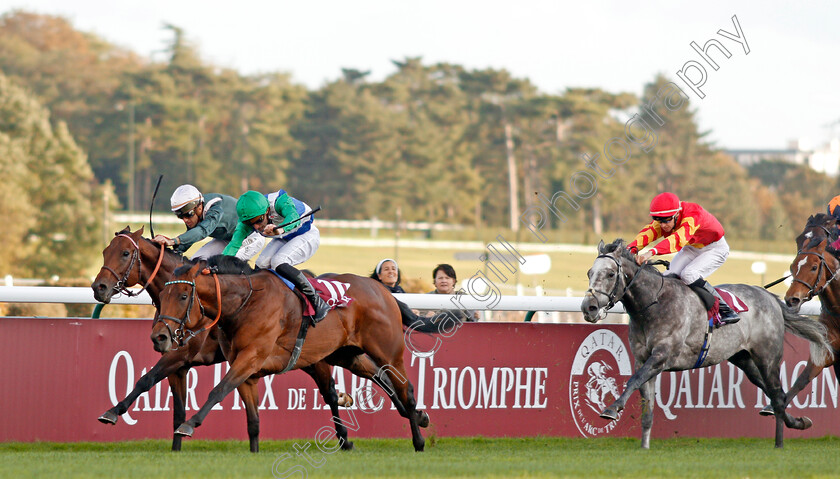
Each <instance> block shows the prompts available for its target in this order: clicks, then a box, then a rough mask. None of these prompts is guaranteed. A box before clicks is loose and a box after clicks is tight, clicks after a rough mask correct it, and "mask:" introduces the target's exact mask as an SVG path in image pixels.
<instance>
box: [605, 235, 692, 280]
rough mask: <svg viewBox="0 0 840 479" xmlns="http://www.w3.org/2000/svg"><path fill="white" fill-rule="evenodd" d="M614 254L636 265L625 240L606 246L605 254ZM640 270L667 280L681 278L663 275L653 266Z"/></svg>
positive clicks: (647, 265)
mask: <svg viewBox="0 0 840 479" xmlns="http://www.w3.org/2000/svg"><path fill="white" fill-rule="evenodd" d="M612 252H615V256H616V258H624V259H626V260H627V261H629V262H630V263H632V264H636V257H635V256H634V255H633V253H631V252H630V250H629V249H627V243H625V242H624V240H623V239H621V238H618V239H616V240H615V241H613V242H612V243H610V244H608V245H604V253H605V254H606V253H612ZM639 270H642V271H648V272H650V273H654V274H656V275H659V276H661V277H663V278H665V279H677V280H679V277H677V276H674V275H664V274H662V271H659V269H657V268H656V266H655V265H652V264H647V263H645V264H643V265H642V266H639ZM680 283H682V280H680Z"/></svg>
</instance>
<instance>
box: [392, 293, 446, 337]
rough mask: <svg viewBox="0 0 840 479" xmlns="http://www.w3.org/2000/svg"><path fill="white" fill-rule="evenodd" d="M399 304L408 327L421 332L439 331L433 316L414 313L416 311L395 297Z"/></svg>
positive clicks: (404, 323) (403, 321) (405, 324)
mask: <svg viewBox="0 0 840 479" xmlns="http://www.w3.org/2000/svg"><path fill="white" fill-rule="evenodd" d="M394 301H396V302H397V305H398V306H399V307H400V316H402V323H403V325H404V326H405V327H406V328H410V329H413V330H414V331H419V332H421V333H439V332H440V330H439V328H438V325H437V324H435V323H434V322H433V321H432V318H424V317H422V316H418V315H416V314H414V311H412V310H411V308H409V307H408V305H407V304H405V303H403V302H402V301H400V300H399V299H397V298H394Z"/></svg>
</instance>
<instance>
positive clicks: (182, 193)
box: [169, 185, 204, 211]
mask: <svg viewBox="0 0 840 479" xmlns="http://www.w3.org/2000/svg"><path fill="white" fill-rule="evenodd" d="M202 201H204V197H203V196H202V195H201V192H200V191H198V188H196V187H195V186H193V185H181V186H179V187H178V188H177V189H176V190H175V192H174V193H172V198H170V199H169V204H170V206H171V207H172V211H181V210H186V211H189V210H191V209H193V208H195V207H196V206H198V204H199V203H201V202H202Z"/></svg>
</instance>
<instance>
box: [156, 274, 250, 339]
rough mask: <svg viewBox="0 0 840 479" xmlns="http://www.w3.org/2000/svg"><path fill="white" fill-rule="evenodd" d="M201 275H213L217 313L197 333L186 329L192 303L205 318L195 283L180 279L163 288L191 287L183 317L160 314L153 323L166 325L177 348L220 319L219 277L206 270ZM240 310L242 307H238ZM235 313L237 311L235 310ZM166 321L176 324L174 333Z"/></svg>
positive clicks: (168, 282)
mask: <svg viewBox="0 0 840 479" xmlns="http://www.w3.org/2000/svg"><path fill="white" fill-rule="evenodd" d="M201 274H212V275H213V281H214V282H215V283H216V299H217V312H216V318H215V319H214V320H213V322H212V323H210V324H209V325H207V326H204V327H202V328H201V329H199V330H198V331H193V330H191V329H189V328H188V327H186V324H187V321H188V320H189V318H190V311H192V307H193V303H195V302H198V307H199V309H200V310H201V315H202V316H205V314H204V305H202V304H201V300H200V299H198V288H196V286H195V281H186V280H182V279H177V280H173V281H167V282H166V284H164V287H165V286H169V285H170V284H188V285H190V286H191V287H192V293H191V294H190V302H189V303H188V304H187V309H186V310H185V311H184V317H182V318H175V317H172V316H167V315H165V314H161V315H160V316H158V318H157V319H155V322H157V321H163V324H164V325H166V329H168V330H169V336H170V337H171V338H172V339H174V340H175V342H176V343H177V344H178V345H179V346H185V345H186V344H187V341H189V340H190V339H192V338H194V337H196V336H197V335H199V334H201V333H203V332H204V331H206V330H208V329H210V328H212V327H213V326H215V325H216V323H218V322H219V318H221V317H222V290H221V285H220V284H219V276H218V275H216V273H211V272H210V271H209V270H207V269H204V270H203V271H202V272H201ZM250 297H251V295H250V294H249V295H248V298H250ZM248 298H246V300H245V302H247V300H248ZM242 304H243V305H244V304H245V303H242ZM240 308H242V306H240ZM237 311H239V310H238V309H237ZM166 321H173V322H175V323H177V324H178V326H177V327H176V328H175V331H172V328H170V327H169V323H167V322H166ZM184 330H186V331H187V333H189V334H185V333H184ZM176 349H177V348H176Z"/></svg>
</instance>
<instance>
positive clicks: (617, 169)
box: [0, 11, 838, 275]
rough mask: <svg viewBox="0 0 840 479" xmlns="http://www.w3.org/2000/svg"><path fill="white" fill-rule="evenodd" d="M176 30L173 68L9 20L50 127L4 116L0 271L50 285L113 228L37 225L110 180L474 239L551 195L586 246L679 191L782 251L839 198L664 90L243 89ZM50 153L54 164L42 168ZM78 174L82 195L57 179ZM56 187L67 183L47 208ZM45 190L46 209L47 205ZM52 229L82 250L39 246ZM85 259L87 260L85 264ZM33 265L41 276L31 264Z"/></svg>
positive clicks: (443, 71)
mask: <svg viewBox="0 0 840 479" xmlns="http://www.w3.org/2000/svg"><path fill="white" fill-rule="evenodd" d="M165 28H167V29H168V30H169V31H170V32H171V34H172V37H171V40H170V42H169V44H168V45H167V47H166V49H165V52H166V54H167V55H166V58H165V59H164V60H160V61H150V60H148V59H143V58H140V57H138V56H137V55H135V54H133V53H132V52H129V51H125V50H123V49H120V48H118V47H116V46H114V45H111V44H109V43H108V42H107V41H105V40H103V39H101V38H98V37H97V36H96V35H93V34H90V33H85V32H80V31H77V30H75V29H74V28H73V26H72V24H71V23H70V22H69V21H67V20H66V19H63V18H61V17H54V16H49V15H39V14H34V13H27V12H22V11H12V12H9V13H6V14H5V15H3V16H2V17H0V70H2V73H4V74H5V75H6V76H7V77H8V78H9V80H10V82H11V83H12V84H16V85H18V86H20V87H22V88H25V89H26V91H28V92H31V93H30V95H31V97H32V98H33V99H34V100H26V101H37V102H39V103H40V104H41V105H43V106H44V107H46V108H47V109H48V111H49V112H50V115H51V116H50V117H49V118H47V116H46V113H44V112H41V113H38V114H34V115H35V116H34V117H32V118H24V116H26V115H33V113H26V112H29V111H34V110H37V109H38V108H40V107H37V108H36V107H34V106H33V107H31V108H24V109H23V110H17V109H15V108H6V110H8V111H9V114H8V115H7V116H5V117H2V118H0V125H2V126H0V132H2V133H3V134H4V135H5V136H3V135H0V153H2V158H0V173H2V174H4V177H6V178H10V179H11V181H10V182H9V183H10V184H9V186H7V188H5V189H4V190H3V191H2V192H0V200H2V202H0V212H2V213H3V214H5V215H6V217H9V218H17V221H15V222H13V224H10V225H8V226H7V228H6V229H5V230H4V231H2V232H0V238H2V239H5V240H7V241H12V242H14V241H17V242H18V243H19V245H18V248H17V249H16V252H15V253H14V255H13V256H14V257H7V258H3V259H0V268H3V269H6V268H12V269H14V268H13V267H12V266H11V265H17V266H16V267H17V268H18V270H21V268H23V269H24V270H27V271H32V273H31V274H36V273H35V272H36V271H37V274H39V275H40V274H45V272H46V271H48V270H49V271H53V270H54V269H55V266H47V264H48V263H50V264H52V263H55V262H59V263H64V264H69V263H70V262H73V261H76V260H77V259H80V258H83V257H86V255H87V253H86V252H84V251H87V250H88V249H89V248H91V247H92V245H93V243H90V242H89V240H88V238H93V237H94V236H95V235H94V234H93V233H92V232H93V231H94V230H95V229H96V222H97V221H98V220H95V219H93V218H94V217H95V218H99V217H100V216H99V215H98V214H84V215H80V216H81V217H82V219H81V220H79V221H73V222H71V223H72V224H70V223H67V224H70V226H64V225H65V223H57V222H56V221H54V220H53V219H51V217H50V218H47V217H45V216H44V215H43V214H41V212H40V210H39V209H40V208H57V209H61V207H60V206H59V205H60V204H61V203H62V201H59V198H62V199H64V201H65V202H69V204H71V205H75V206H74V207H77V208H82V209H84V208H88V209H90V208H93V210H94V211H95V210H98V209H99V208H102V207H103V206H104V205H102V204H101V203H102V200H101V199H100V198H101V197H102V196H103V195H102V193H103V191H102V189H101V188H102V187H100V186H98V183H104V182H106V181H110V182H111V183H112V184H113V185H114V189H115V191H116V192H117V195H118V200H119V204H121V205H122V206H123V207H127V208H131V209H134V210H145V209H146V207H147V205H148V204H149V202H150V201H151V194H152V191H153V188H154V184H155V181H156V179H157V177H158V175H161V174H163V175H164V182H163V184H162V185H161V190H160V195H159V196H160V197H161V198H159V202H158V203H157V204H158V208H159V209H165V206H164V205H165V204H166V201H165V200H163V201H161V199H163V198H166V197H168V195H169V193H170V192H171V191H172V190H173V189H174V188H175V187H177V186H178V185H180V184H183V183H193V184H195V185H196V186H198V187H199V188H200V189H202V190H203V191H207V192H220V193H226V194H230V195H233V196H238V195H239V194H240V193H241V192H243V191H245V190H248V189H255V190H260V191H265V192H268V191H272V190H276V189H279V188H285V189H287V190H288V191H289V192H290V193H291V194H292V195H294V196H296V197H299V198H301V199H303V200H304V201H306V202H308V203H309V204H311V205H313V206H314V205H322V206H323V207H324V211H323V214H322V216H326V217H332V218H353V219H367V218H371V217H374V216H375V217H379V218H381V219H385V220H392V219H394V218H396V217H399V219H401V220H409V221H412V220H413V221H442V222H450V223H461V224H470V225H472V226H474V227H475V228H476V229H479V230H480V229H482V228H494V229H499V228H511V227H512V226H511V219H513V223H514V225H516V224H517V222H516V219H517V218H518V216H519V214H520V213H521V212H522V211H524V210H525V209H526V208H528V207H531V206H535V205H539V203H538V201H537V194H541V195H543V196H545V197H548V198H550V197H552V195H554V194H555V193H556V192H561V191H563V192H567V193H569V194H570V195H572V196H573V197H575V195H578V196H577V199H578V200H579V205H580V209H579V210H578V211H572V210H571V209H566V210H565V213H566V214H567V215H568V216H569V221H568V222H565V223H563V222H560V221H559V220H558V219H557V218H553V217H552V218H550V220H551V221H553V224H552V226H553V227H554V228H555V229H558V230H564V229H565V230H570V229H571V230H579V231H580V235H581V237H582V238H583V239H584V241H587V240H588V239H589V238H590V235H592V234H593V233H594V236H592V237H597V236H599V235H601V234H602V233H603V232H604V231H637V230H638V228H639V227H640V226H641V225H642V224H643V223H645V222H646V221H647V219H648V218H647V205H648V203H649V201H650V199H651V197H652V196H653V195H654V194H656V193H658V192H661V191H666V190H670V191H674V192H676V193H677V194H679V195H680V196H681V197H682V198H683V199H684V200H686V201H691V202H696V203H700V204H701V205H703V206H704V207H705V208H706V209H708V210H709V211H711V212H712V213H714V214H715V215H716V216H718V218H719V219H720V220H721V222H722V223H723V224H724V227H725V228H726V230H727V236H728V237H729V238H731V239H736V238H755V237H761V238H765V239H773V240H782V239H786V238H790V237H792V236H793V234H794V230H796V229H798V228H799V227H800V225H801V223H802V221H803V220H804V218H807V216H808V215H809V214H812V213H814V212H816V211H822V209H823V208H824V204H825V202H826V201H827V200H828V199H829V198H831V197H832V196H834V193H835V192H836V190H837V189H838V185H837V184H836V183H835V182H834V181H833V180H831V179H829V178H827V177H826V176H825V175H822V174H819V173H815V172H813V171H811V170H810V169H808V168H807V167H804V166H801V165H799V166H792V165H788V164H783V163H779V162H772V161H771V162H763V163H760V164H758V165H754V166H753V167H751V168H749V169H748V170H745V169H744V168H742V167H740V166H739V165H737V164H735V163H734V162H733V160H732V159H730V158H728V157H726V156H725V155H723V154H722V153H721V152H720V151H719V150H718V149H717V148H716V147H715V146H714V145H712V144H709V143H708V142H707V141H706V139H705V136H706V132H701V131H699V129H698V125H697V120H696V111H695V110H694V109H693V108H692V106H691V104H690V102H689V101H688V98H687V97H686V99H685V102H684V104H682V105H681V107H679V108H667V107H666V106H665V104H664V103H663V101H662V98H661V96H662V95H661V93H662V92H663V91H664V90H663V89H667V87H668V85H669V83H670V82H669V79H668V78H666V77H664V76H662V75H658V76H656V77H655V78H653V79H652V81H651V82H650V83H649V84H647V85H645V87H644V90H643V93H642V95H641V97H639V98H637V97H636V96H635V95H633V94H630V93H626V92H608V91H604V90H601V89H597V88H586V87H580V88H569V89H567V90H566V91H564V92H561V93H558V94H546V93H543V92H540V91H539V90H538V89H537V88H536V87H535V86H534V85H533V84H531V82H530V81H529V80H528V79H527V78H516V77H514V76H513V75H512V74H511V73H510V72H508V71H506V70H503V69H492V68H484V69H474V70H469V69H467V68H465V67H463V66H460V65H453V64H447V63H438V64H431V65H429V64H424V63H423V61H422V58H419V57H408V58H403V59H401V60H395V61H394V62H393V63H394V65H395V67H396V71H395V72H394V73H392V74H391V75H389V76H388V77H387V78H385V79H384V80H382V81H377V82H374V81H371V80H370V78H369V74H370V72H369V71H363V70H358V69H352V68H344V69H342V70H341V72H337V73H340V74H339V75H338V78H337V79H336V80H335V81H331V82H329V83H326V84H324V85H323V86H322V87H320V88H318V89H316V90H311V91H307V89H306V88H304V87H302V86H301V85H298V84H295V83H294V81H293V80H292V78H291V76H290V75H288V74H285V73H276V72H269V73H265V74H260V75H253V76H243V75H241V74H239V73H237V72H236V71H232V70H229V69H224V68H217V67H215V66H213V65H210V64H208V63H206V62H204V61H203V60H202V59H201V56H200V54H199V52H198V50H197V49H196V48H195V46H194V45H192V44H191V42H190V41H189V37H188V34H187V33H186V32H184V31H183V29H181V28H180V27H178V26H176V25H165ZM9 91H11V90H9ZM15 95H18V94H17V93H15V94H14V95H12V96H13V97H14V96H15ZM6 101H7V102H12V103H14V102H15V101H17V102H21V101H23V100H14V99H8V100H6ZM23 103H26V102H25V101H23ZM10 104H11V103H10ZM634 115H638V116H639V117H640V118H643V119H644V120H645V121H646V122H647V125H648V126H649V127H651V129H652V130H653V131H654V133H655V136H656V143H655V146H654V147H653V148H644V149H643V148H641V147H640V145H632V146H631V151H630V159H628V160H627V161H625V162H624V163H623V164H621V165H613V164H611V163H610V162H609V160H607V159H606V158H605V156H606V153H605V151H604V147H605V144H607V143H608V141H609V140H610V139H611V138H625V137H626V135H627V130H626V121H627V120H628V119H629V118H631V117H633V116H634ZM62 125H66V126H62ZM24 138H28V139H29V140H24ZM76 145H78V146H76ZM648 146H650V145H648ZM645 150H647V151H645ZM36 154H37V155H46V156H44V158H48V159H49V160H44V161H43V162H44V164H39V165H32V166H33V169H31V170H30V169H28V166H29V163H28V162H30V161H31V160H30V159H29V158H30V156H31V155H36ZM584 155H586V156H587V157H589V158H595V159H597V164H598V165H599V167H600V168H601V171H600V172H596V171H595V170H594V169H593V168H592V166H591V165H590V166H588V165H587V164H586V163H585V160H584V159H583V156H584ZM86 156H87V159H85V157H86ZM39 158H41V156H39ZM132 162H133V163H134V166H133V168H132V167H131V163H132ZM91 170H92V171H93V174H94V175H95V178H96V181H94V179H93V178H92V177H90V176H89V172H90V171H91ZM68 171H72V172H73V173H72V174H70V175H68V176H67V178H66V182H67V184H71V185H73V188H69V187H66V186H62V183H63V181H64V180H62V181H59V180H57V178H58V177H61V176H62V175H64V172H68ZM30 173H34V174H35V175H36V176H37V177H38V178H39V180H38V182H35V183H33V182H32V181H31V180H29V179H28V178H29V177H30ZM73 175H76V176H73ZM586 175H588V177H589V178H591V179H592V181H594V182H595V183H596V184H597V192H596V193H595V194H594V195H593V196H592V197H588V198H583V197H581V196H580V195H579V193H580V191H579V190H580V188H581V187H582V186H584V187H585V185H583V184H580V185H579V184H576V183H575V182H574V180H575V178H578V179H580V178H582V177H586ZM756 178H757V179H756ZM56 182H57V183H56ZM45 184H57V185H58V186H56V187H55V188H48V189H49V190H50V191H44V192H41V190H42V189H43V188H47V187H46V186H44V185H45ZM132 187H133V190H134V192H135V194H134V203H133V204H129V199H130V198H129V196H130V193H129V191H131V190H132ZM576 188H577V189H576ZM33 191H38V192H39V193H40V196H43V197H44V199H43V201H42V203H38V204H33V202H32V201H31V196H32V194H33V193H32V192H33ZM74 195H76V196H78V198H77V199H73V198H74V197H75V196H74ZM65 209H67V208H65ZM552 216H553V215H552ZM56 218H62V221H63V218H65V217H64V216H62V215H61V214H59V215H57V216H56ZM57 231H60V232H62V233H64V234H66V235H68V237H71V236H72V237H73V238H74V241H65V242H63V243H62V242H61V241H57V242H56V241H54V240H53V242H54V243H56V244H51V245H48V244H47V243H45V242H44V241H46V240H44V239H43V238H45V237H52V238H55V236H54V235H55V232H57ZM524 234H525V235H527V232H526V233H524ZM50 235H53V236H50ZM94 243H95V241H94ZM77 246H78V247H79V248H80V251H82V252H80V253H77V252H75V251H71V250H73V249H75V248H76V247H77ZM59 254H60V255H61V261H58V257H57V255H59ZM33 255H34V256H38V257H40V258H42V259H43V263H44V264H41V265H37V266H34V265H32V264H29V263H20V262H19V261H17V260H18V259H21V258H27V257H30V256H33ZM30 268H34V269H30ZM62 268H64V267H62ZM69 268H70V269H73V268H72V267H69Z"/></svg>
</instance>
